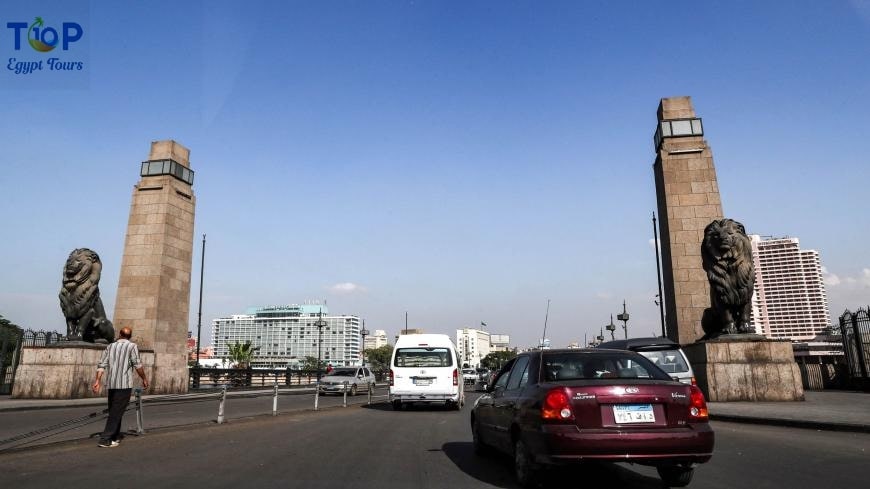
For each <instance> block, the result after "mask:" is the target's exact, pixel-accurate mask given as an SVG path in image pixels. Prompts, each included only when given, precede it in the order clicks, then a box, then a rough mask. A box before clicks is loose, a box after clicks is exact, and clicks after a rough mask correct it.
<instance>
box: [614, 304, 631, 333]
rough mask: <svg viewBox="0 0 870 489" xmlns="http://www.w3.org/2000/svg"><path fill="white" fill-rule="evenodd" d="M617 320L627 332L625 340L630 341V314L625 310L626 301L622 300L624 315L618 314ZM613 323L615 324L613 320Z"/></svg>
mask: <svg viewBox="0 0 870 489" xmlns="http://www.w3.org/2000/svg"><path fill="white" fill-rule="evenodd" d="M616 319H618V320H620V321H622V329H623V330H624V331H625V339H628V312H626V310H625V299H623V300H622V314H617V315H616ZM611 322H613V321H612V320H611Z"/></svg>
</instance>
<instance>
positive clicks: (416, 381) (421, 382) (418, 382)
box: [414, 379, 432, 385]
mask: <svg viewBox="0 0 870 489" xmlns="http://www.w3.org/2000/svg"><path fill="white" fill-rule="evenodd" d="M430 384H432V379H414V385H430Z"/></svg>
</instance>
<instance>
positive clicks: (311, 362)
mask: <svg viewBox="0 0 870 489" xmlns="http://www.w3.org/2000/svg"><path fill="white" fill-rule="evenodd" d="M326 365H327V363H326V360H321V361H320V369H318V368H317V357H310V356H309V357H305V358H303V359H302V363H301V364H300V365H299V368H300V370H305V371H309V372H312V371H315V370H326Z"/></svg>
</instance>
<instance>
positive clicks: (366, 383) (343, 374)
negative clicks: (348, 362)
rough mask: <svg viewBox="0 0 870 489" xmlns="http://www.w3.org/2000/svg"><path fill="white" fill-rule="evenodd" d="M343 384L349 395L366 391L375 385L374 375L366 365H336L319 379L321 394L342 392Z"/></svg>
mask: <svg viewBox="0 0 870 489" xmlns="http://www.w3.org/2000/svg"><path fill="white" fill-rule="evenodd" d="M345 386H347V393H348V395H351V396H355V395H356V394H357V393H358V392H367V391H368V389H369V388H374V387H375V375H374V374H373V373H372V372H371V370H369V369H368V367H338V368H335V369H333V370H332V371H331V372H329V373H328V374H326V376H324V377H322V378H321V379H320V392H321V393H322V394H343V393H344V390H345Z"/></svg>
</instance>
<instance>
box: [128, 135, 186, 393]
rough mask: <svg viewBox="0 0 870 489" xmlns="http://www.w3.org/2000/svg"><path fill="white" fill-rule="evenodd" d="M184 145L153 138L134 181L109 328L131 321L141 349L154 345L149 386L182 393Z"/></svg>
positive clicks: (184, 253) (184, 250) (184, 296)
mask: <svg viewBox="0 0 870 489" xmlns="http://www.w3.org/2000/svg"><path fill="white" fill-rule="evenodd" d="M189 157H190V150H188V149H187V148H185V147H184V146H182V145H180V144H178V143H177V142H175V141H171V140H169V141H154V142H152V143H151V153H150V155H149V156H148V160H147V161H144V162H142V165H141V169H140V177H141V178H140V180H139V183H138V184H136V185H135V186H134V187H133V199H132V204H131V205H130V219H129V222H128V224H127V236H126V240H125V242H124V256H123V259H122V261H121V275H120V279H119V280H118V294H117V297H116V299H115V314H114V316H113V318H112V320H113V322H114V324H115V328H116V329H120V328H122V327H124V326H129V327H131V328H133V341H135V342H136V343H137V344H138V345H139V348H140V349H143V350H152V351H153V352H154V367H153V370H152V378H151V380H150V382H151V388H150V392H152V393H181V392H187V383H188V372H187V344H186V341H187V331H188V322H189V319H188V311H189V309H190V273H191V262H192V259H193V222H194V221H193V218H194V210H195V207H196V198H195V197H194V195H193V189H192V185H193V171H191V170H190V160H189Z"/></svg>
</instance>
